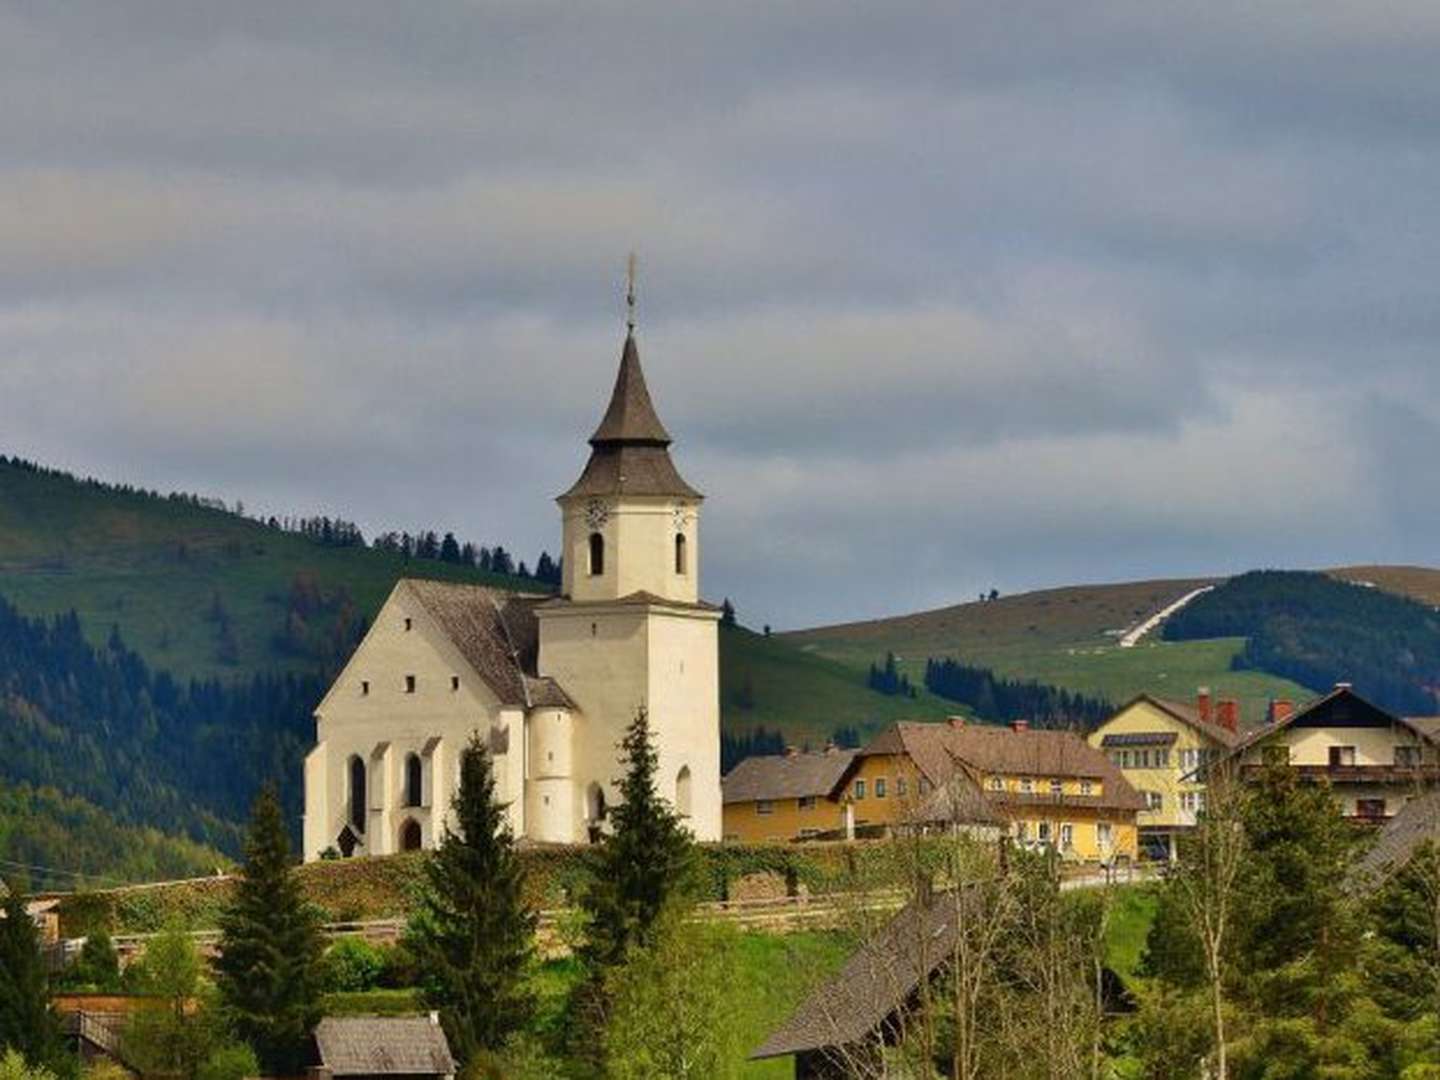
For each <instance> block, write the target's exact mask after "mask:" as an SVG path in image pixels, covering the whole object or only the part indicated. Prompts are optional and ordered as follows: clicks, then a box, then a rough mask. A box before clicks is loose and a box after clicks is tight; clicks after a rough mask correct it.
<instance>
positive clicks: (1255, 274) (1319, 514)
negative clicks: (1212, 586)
mask: <svg viewBox="0 0 1440 1080" xmlns="http://www.w3.org/2000/svg"><path fill="white" fill-rule="evenodd" d="M697 12H698V13H697ZM1437 73H1440V4H1436V3H1435V2H1434V0H1411V2H1402V3H1385V2H1375V0H1363V2H1362V0H1355V2H1353V3H1349V4H1334V3H1328V2H1326V0H1296V2H1293V3H1291V2H1279V0H1269V2H1267V3H1264V4H1260V5H1256V4H1253V3H1248V2H1247V3H1240V2H1236V3H1225V2H1223V0H1207V2H1204V3H1195V4H1193V5H1189V4H1186V5H1178V4H1155V3H1153V2H1148V0H1135V2H1130V3H1125V2H1103V0H1098V2H1087V3H1083V4H1075V3H1062V2H1059V0H1055V2H1052V3H1028V2H1025V0H1010V2H1008V3H1004V4H974V5H963V4H956V3H955V2H953V0H948V2H937V3H933V4H908V3H883V4H877V3H873V2H866V3H855V4H847V3H841V2H837V0H823V2H818V3H815V4H803V3H775V2H773V0H769V2H764V3H753V4H752V3H744V2H737V0H727V2H726V3H724V4H709V5H705V6H704V7H703V8H700V9H695V10H692V9H689V8H687V7H686V6H685V5H680V4H675V3H674V2H673V0H666V2H663V3H653V4H650V3H635V2H631V3H625V4H616V5H613V6H612V5H606V4H602V3H595V2H588V3H584V4H575V3H573V2H566V3H555V4H550V3H544V2H539V0H522V2H516V3H506V4H460V3H456V2H431V3H423V4H407V5H400V4H395V3H393V2H390V0H374V2H369V3H367V2H364V0H344V2H342V3H335V4H319V3H306V4H295V3H293V2H290V0H286V2H283V3H262V2H257V0H247V2H245V3H234V2H226V3H201V2H196V0H177V2H175V3H158V2H154V3H146V2H135V3H125V4H116V3H114V2H113V0H95V2H93V3H81V2H66V3H48V4H41V3H13V2H12V3H3V4H0V103H3V105H0V452H10V453H18V454H21V455H24V456H27V457H32V458H37V459H39V460H41V461H44V462H47V463H52V464H56V465H60V466H64V467H67V468H71V469H73V470H76V471H78V472H81V473H86V474H94V475H99V476H102V477H105V478H109V479H117V480H129V481H134V482H137V483H142V484H145V485H146V486H151V487H158V488H161V489H170V488H178V489H183V490H193V491H200V492H202V493H207V494H213V495H217V496H222V497H224V498H226V499H227V500H229V501H233V500H235V499H242V500H244V502H245V503H246V505H247V507H249V508H251V509H256V510H263V511H265V512H267V513H268V512H275V513H287V512H305V513H330V514H339V515H342V516H344V517H347V518H352V519H355V520H358V521H359V522H360V523H361V524H362V526H364V527H365V528H366V530H367V532H373V531H375V530H377V529H379V528H388V527H401V528H411V529H413V528H415V527H417V526H434V527H435V528H438V529H442V530H443V529H454V530H455V531H456V532H457V533H458V534H460V535H461V536H462V537H469V538H474V539H476V540H477V541H484V542H490V543H493V542H495V541H497V540H498V541H500V542H503V543H504V544H505V545H506V546H507V547H510V548H513V549H515V550H517V551H518V553H519V554H521V555H522V556H524V557H526V558H527V559H528V560H533V558H534V555H535V554H537V553H538V552H539V550H540V549H541V548H542V547H548V548H549V549H550V550H551V551H552V552H553V551H554V550H555V548H556V545H557V540H558V533H559V517H558V512H557V510H556V508H555V506H554V504H553V502H552V501H551V500H552V497H553V496H554V495H555V494H557V493H558V492H560V491H562V490H564V489H565V488H566V487H567V486H568V485H569V484H570V483H571V482H572V481H573V480H574V478H575V477H576V476H577V475H578V473H579V471H580V469H581V467H582V465H583V463H584V459H585V454H586V450H587V448H586V447H585V444H584V439H585V438H586V437H587V436H588V434H589V433H590V431H591V430H592V429H593V427H594V425H595V423H596V422H597V421H598V419H599V416H600V413H601V411H602V409H603V406H604V403H605V399H606V397H607V395H608V393H609V390H610V385H611V382H612V380H613V378H614V371H615V365H616V363H617V361H618V356H619V348H620V342H621V336H622V333H623V304H622V300H621V296H622V291H623V271H624V261H625V255H626V252H628V251H629V250H631V249H632V248H633V249H635V250H636V251H638V252H639V255H640V259H641V285H640V289H641V292H640V320H641V328H640V343H641V355H642V358H643V360H644V364H645V368H646V373H647V376H648V378H649V381H650V387H651V390H652V393H653V394H654V396H655V399H656V402H657V405H658V407H659V410H660V414H661V416H662V418H663V419H664V421H665V422H666V424H667V425H668V426H669V428H670V430H671V432H672V434H673V435H674V436H675V437H676V445H675V448H674V453H675V458H676V461H677V463H678V464H679V466H680V469H681V471H682V473H683V474H684V475H685V476H686V478H687V479H688V480H690V481H691V483H693V484H694V485H695V486H697V487H699V488H700V489H701V490H703V491H705V492H706V493H707V495H708V496H709V499H708V501H707V503H706V508H705V513H704V516H703V519H702V526H703V530H704V536H703V543H704V566H703V573H704V578H703V580H702V586H703V591H704V592H705V593H706V594H707V595H709V596H711V597H713V598H716V599H719V598H720V597H722V596H727V595H728V596H730V597H732V598H733V599H734V601H735V603H736V605H737V607H738V608H739V610H740V614H741V618H742V620H744V621H747V622H752V623H754V624H756V625H758V624H760V623H761V622H771V623H773V624H775V625H776V626H777V627H786V628H789V627H796V626H804V625H810V624H815V623H818V622H828V621H838V620H843V619H849V618H857V617H863V616H870V615H879V614H886V613H898V612H903V611H907V610H913V609H915V608H919V607H928V606H938V605H941V604H945V603H949V602H953V601H957V600H961V599H965V598H968V597H971V596H973V595H974V594H975V593H976V592H977V591H979V590H980V589H982V588H986V589H988V588H990V587H991V586H995V587H998V588H1000V589H1001V590H1002V591H1006V592H1011V591H1016V590H1019V589H1023V588H1028V587H1034V586H1043V585H1050V584H1066V583H1072V582H1076V581H1100V580H1123V579H1130V578H1135V577H1142V576H1178V575H1184V574H1190V573H1196V572H1213V571H1229V570H1241V569H1246V568H1249V567H1254V566H1319V565H1326V564H1334V563H1342V562H1363V561H1391V562H1395V561H1405V562H1424V563H1434V562H1437V561H1440V560H1437V558H1436V547H1437V537H1440V485H1437V483H1436V470H1437V463H1440V362H1437V359H1440V358H1437V341H1440V303H1437V301H1440V74H1437Z"/></svg>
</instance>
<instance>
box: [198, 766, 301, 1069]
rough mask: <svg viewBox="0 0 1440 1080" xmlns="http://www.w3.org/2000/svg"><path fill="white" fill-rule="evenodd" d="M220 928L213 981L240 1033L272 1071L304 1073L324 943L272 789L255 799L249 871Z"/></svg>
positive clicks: (247, 853) (247, 858)
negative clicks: (294, 868) (302, 888)
mask: <svg viewBox="0 0 1440 1080" xmlns="http://www.w3.org/2000/svg"><path fill="white" fill-rule="evenodd" d="M220 930H221V940H220V956H219V958H218V959H217V960H216V961H215V975H216V979H215V981H216V983H217V985H218V987H219V990H220V997H221V1001H222V1003H223V1004H224V1007H225V1011H226V1013H227V1014H228V1016H229V1019H230V1021H231V1023H232V1025H233V1026H234V1028H235V1032H236V1034H237V1035H239V1036H240V1038H241V1039H242V1040H244V1041H245V1042H247V1043H249V1044H250V1045H251V1046H252V1047H253V1048H254V1049H255V1052H256V1054H257V1055H258V1056H259V1058H260V1061H261V1063H262V1064H263V1065H264V1066H265V1067H266V1068H267V1069H268V1070H269V1071H270V1072H272V1073H277V1074H281V1075H293V1074H295V1073H298V1072H300V1071H302V1070H303V1068H304V1065H305V1060H304V1057H305V1051H306V1046H307V1039H308V1037H309V1034H310V1031H311V1029H312V1028H313V1027H314V1026H315V1024H316V1022H317V1021H318V1020H319V1013H320V1008H319V998H320V958H321V954H322V952H323V948H324V943H323V942H322V940H321V937H320V921H319V918H318V915H317V913H316V911H315V909H314V908H313V907H312V906H311V905H309V904H308V903H306V901H305V899H304V897H302V896H301V894H300V884H299V882H298V881H297V880H296V877H295V875H294V873H293V871H292V869H291V866H290V841H289V837H288V836H287V835H286V831H285V821H284V819H283V818H282V816H281V813H280V803H279V801H278V799H277V798H276V797H275V790H274V788H273V787H271V786H269V785H267V786H266V787H265V788H264V789H263V790H262V791H261V792H260V795H259V797H258V798H257V799H256V800H255V806H254V809H253V811H252V812H251V818H250V828H249V831H248V835H247V836H246V839H245V866H244V869H243V871H242V873H241V876H240V880H239V881H238V882H237V883H236V888H235V895H234V898H233V899H232V900H231V902H230V904H229V906H228V907H227V908H226V910H225V911H224V912H223V914H222V915H221V918H220Z"/></svg>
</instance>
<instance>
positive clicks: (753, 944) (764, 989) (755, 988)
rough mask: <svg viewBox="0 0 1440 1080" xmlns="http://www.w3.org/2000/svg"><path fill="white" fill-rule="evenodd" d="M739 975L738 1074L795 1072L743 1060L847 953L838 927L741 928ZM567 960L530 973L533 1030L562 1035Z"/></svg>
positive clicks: (379, 1008)
mask: <svg viewBox="0 0 1440 1080" xmlns="http://www.w3.org/2000/svg"><path fill="white" fill-rule="evenodd" d="M736 948H737V950H738V965H739V969H740V973H741V974H740V977H739V978H737V979H736V980H735V982H734V984H733V986H732V987H731V991H730V995H729V1000H728V1001H727V1002H726V1003H725V1007H724V1008H725V1013H726V1015H727V1016H728V1017H729V1018H730V1023H732V1024H733V1025H734V1028H735V1030H734V1032H733V1034H734V1040H733V1044H734V1046H735V1048H736V1049H735V1054H736V1059H735V1061H734V1062H733V1065H734V1066H735V1068H736V1070H737V1071H736V1075H737V1076H738V1077H739V1078H740V1080H779V1078H781V1077H789V1076H792V1075H794V1066H793V1064H792V1062H791V1061H790V1059H789V1058H781V1059H778V1060H775V1061H749V1060H746V1059H747V1058H748V1056H749V1054H750V1051H752V1050H753V1049H754V1048H755V1047H757V1046H759V1045H760V1043H761V1042H763V1041H764V1040H765V1037H766V1036H767V1035H769V1034H770V1032H771V1031H772V1030H774V1028H775V1027H776V1026H777V1025H778V1024H779V1023H780V1022H781V1021H783V1020H784V1019H785V1018H786V1017H787V1016H788V1015H789V1014H790V1011H791V1010H792V1009H793V1008H795V1006H796V1005H798V1004H799V1003H800V1000H801V999H802V998H803V997H804V996H805V994H806V993H808V992H809V990H810V988H811V987H812V986H813V985H814V984H815V983H816V982H818V981H819V980H820V979H823V978H825V977H826V976H828V975H830V974H831V973H832V972H833V971H835V970H836V969H837V968H838V967H839V966H840V964H841V963H842V962H843V961H844V960H845V957H846V956H847V955H848V954H849V946H848V944H847V942H846V939H845V938H844V937H842V936H841V935H840V934H836V933H829V932H823V931H805V932H800V933H794V934H787V935H783V936H782V935H776V934H763V933H741V934H739V935H738V936H737V938H736ZM581 975H582V972H581V968H580V965H579V963H578V962H577V961H575V960H573V959H563V960H548V961H546V962H545V963H543V964H541V965H540V967H539V969H538V970H537V971H536V973H535V980H534V984H533V987H534V990H535V993H536V998H537V1016H536V1019H535V1032H536V1034H538V1035H540V1037H541V1038H542V1039H547V1040H548V1037H549V1036H553V1035H558V1034H560V1032H559V1028H560V1026H561V1025H562V1024H564V1023H565V1020H566V1015H565V1009H566V1003H567V1000H568V998H569V996H570V993H571V991H572V990H574V989H575V986H576V984H577V983H578V982H579V980H580V978H581ZM324 1005H325V1011H326V1013H327V1014H328V1015H336V1016H403V1015H407V1014H414V1013H417V1012H421V1011H422V1006H421V1004H420V1002H419V999H418V998H417V997H416V996H415V991H413V990H371V991H367V992H364V993H347V994H329V995H326V997H325V1001H324Z"/></svg>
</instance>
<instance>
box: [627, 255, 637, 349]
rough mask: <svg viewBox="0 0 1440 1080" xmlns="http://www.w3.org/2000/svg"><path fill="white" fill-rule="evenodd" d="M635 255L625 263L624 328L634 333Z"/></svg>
mask: <svg viewBox="0 0 1440 1080" xmlns="http://www.w3.org/2000/svg"><path fill="white" fill-rule="evenodd" d="M635 263H636V259H635V253H634V252H633V251H632V252H630V257H629V258H628V259H627V260H626V261H625V328H626V329H627V330H628V331H629V332H630V333H632V334H633V333H634V332H635Z"/></svg>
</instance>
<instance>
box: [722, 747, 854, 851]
mask: <svg viewBox="0 0 1440 1080" xmlns="http://www.w3.org/2000/svg"><path fill="white" fill-rule="evenodd" d="M854 758H855V751H854V750H838V749H836V748H835V747H833V746H831V747H827V748H826V749H825V750H823V751H821V752H820V753H800V752H798V751H796V750H793V749H790V750H787V751H786V752H785V753H784V754H769V755H764V756H759V757H748V758H745V759H744V760H743V761H741V762H740V763H739V764H738V765H736V766H735V767H734V768H733V769H731V770H730V771H729V772H728V773H726V774H725V777H724V779H722V780H721V781H720V791H721V799H722V802H723V812H722V822H723V824H722V826H721V833H722V835H723V836H724V838H725V839H726V840H738V841H745V842H747V843H763V842H784V841H790V840H808V839H813V838H818V837H822V836H823V837H828V838H832V839H833V838H841V837H844V836H845V835H846V834H847V828H846V825H847V821H846V818H847V810H846V806H845V802H844V800H843V799H842V798H840V795H839V792H840V791H841V790H842V781H843V780H844V777H845V773H846V771H847V770H848V769H849V767H850V765H851V763H852V762H853V761H854ZM848 831H853V828H852V830H848Z"/></svg>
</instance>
